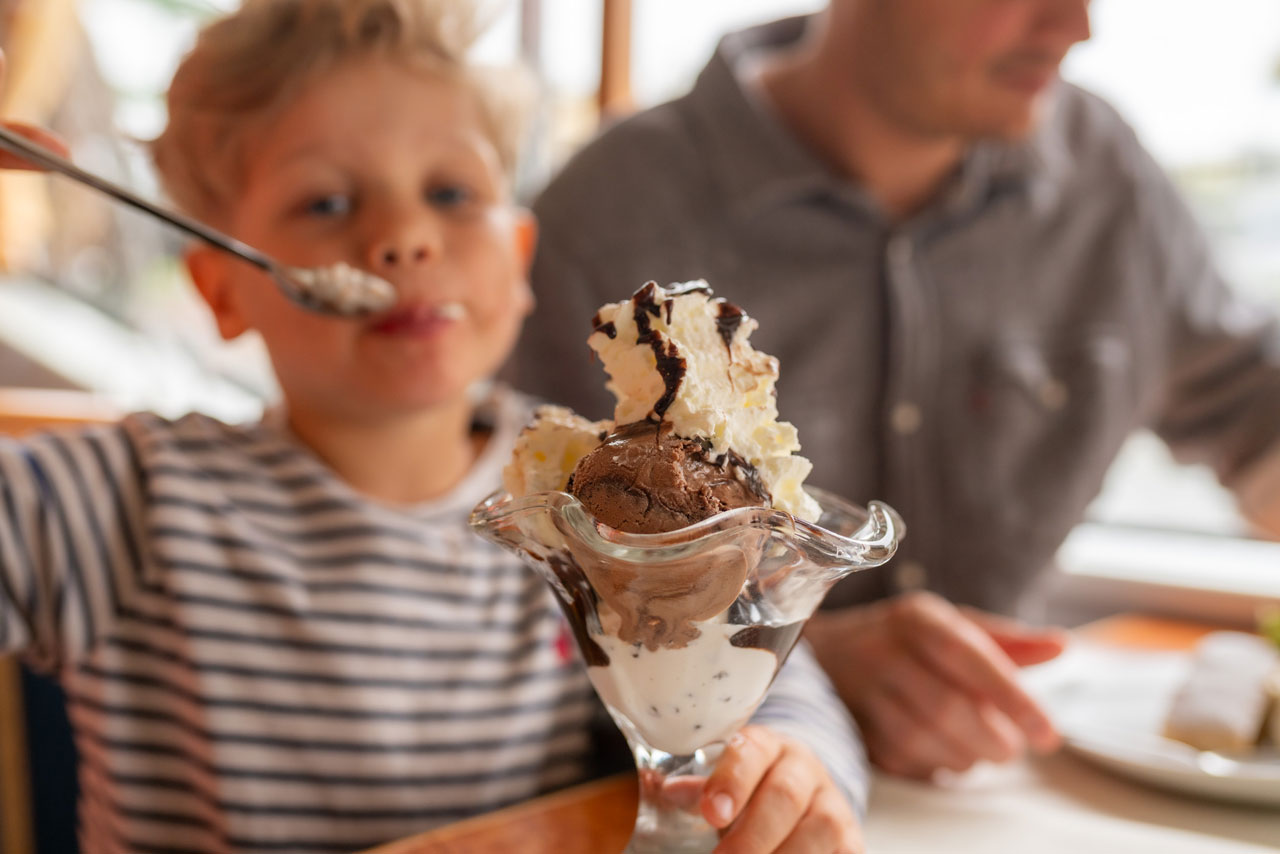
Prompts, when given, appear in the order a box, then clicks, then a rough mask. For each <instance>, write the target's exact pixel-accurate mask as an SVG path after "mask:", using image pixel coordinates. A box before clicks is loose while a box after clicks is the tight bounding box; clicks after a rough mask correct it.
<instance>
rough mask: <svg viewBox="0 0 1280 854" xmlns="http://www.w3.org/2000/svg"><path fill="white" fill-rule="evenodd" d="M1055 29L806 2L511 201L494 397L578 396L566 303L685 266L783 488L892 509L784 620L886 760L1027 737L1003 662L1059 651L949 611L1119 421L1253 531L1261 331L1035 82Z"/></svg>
mask: <svg viewBox="0 0 1280 854" xmlns="http://www.w3.org/2000/svg"><path fill="white" fill-rule="evenodd" d="M1087 12H1088V2H1087V0H1022V2H1017V3H1010V2H1006V0H832V2H831V3H830V4H829V8H828V9H827V10H826V11H825V12H824V13H823V14H822V15H820V16H818V17H815V18H811V19H793V20H788V21H781V22H778V23H776V24H773V25H770V26H768V27H763V28H759V29H755V30H750V31H747V32H745V33H739V34H736V35H733V36H730V37H728V38H726V39H725V40H724V41H723V42H722V43H721V45H720V47H719V48H718V50H717V52H716V55H715V57H714V58H713V59H712V61H711V62H710V64H709V65H708V66H707V68H706V69H705V70H704V71H703V73H702V75H701V76H700V77H699V79H698V82H697V84H696V85H695V87H694V89H693V91H692V92H691V93H690V94H689V95H688V96H686V97H684V98H681V99H680V100H678V101H675V102H672V103H670V104H666V105H663V106H661V107H658V108H656V109H654V110H651V111H649V112H647V113H643V114H641V115H639V116H636V117H634V118H633V119H631V120H629V121H627V122H624V123H622V124H621V125H619V126H617V127H614V128H613V129H611V130H610V131H608V132H607V133H605V134H604V135H603V136H602V138H600V139H599V140H597V141H596V142H595V143H593V144H592V145H590V146H588V147H587V148H586V149H585V150H584V151H583V152H581V153H580V154H579V155H578V156H577V157H576V158H575V159H574V160H573V161H572V162H571V163H570V165H569V166H568V167H567V168H566V169H565V171H564V172H563V173H562V174H561V176H560V177H559V178H558V179H557V180H556V181H554V182H553V183H552V185H551V186H550V187H549V188H548V189H547V190H546V192H545V193H544V195H543V197H542V198H541V199H540V201H539V202H538V204H537V205H536V209H537V213H538V216H539V218H540V220H541V223H542V232H543V238H542V247H541V249H540V251H539V256H538V261H537V264H536V266H535V270H534V280H535V288H536V291H537V295H538V299H539V301H540V309H539V312H538V314H537V315H536V316H535V317H534V319H533V320H532V322H531V323H530V324H529V325H528V326H527V327H526V329H527V330H528V332H527V333H526V334H527V335H528V337H527V339H526V341H525V343H524V347H523V353H522V358H520V359H519V360H518V363H517V364H518V372H519V377H518V379H519V381H521V382H522V384H523V385H524V386H525V387H526V388H528V389H529V390H531V391H534V392H539V393H543V394H546V395H548V396H550V397H552V398H553V399H556V400H563V401H565V402H567V403H570V404H572V405H575V406H577V407H579V408H580V409H583V410H584V411H585V412H586V413H587V414H592V413H597V412H601V411H604V410H605V408H606V407H607V403H606V402H605V401H603V400H601V399H599V398H594V397H592V395H593V393H594V390H595V389H596V388H598V385H599V380H598V378H597V377H596V376H595V373H596V372H597V371H598V369H597V368H595V367H594V366H592V365H590V364H588V363H587V360H586V359H585V358H583V357H582V356H581V355H580V353H581V340H582V330H583V327H584V325H585V322H586V319H587V318H589V317H590V316H591V313H592V311H593V310H594V308H595V306H597V305H598V304H599V303H601V302H604V301H606V300H612V299H617V298H619V297H620V295H622V294H625V293H627V292H628V291H629V290H630V289H632V288H634V287H635V286H637V285H638V284H639V283H641V282H643V281H644V280H646V279H650V278H652V279H658V280H660V281H666V280H683V279H690V278H697V277H705V278H707V279H708V280H709V281H710V282H711V284H712V285H713V286H714V287H716V288H717V289H718V290H719V292H720V294H721V295H723V296H726V297H729V298H730V299H732V300H733V301H734V302H736V303H739V304H740V305H743V306H744V307H745V308H746V309H747V310H748V311H749V312H751V313H752V314H754V315H756V316H757V317H760V318H762V320H763V322H762V325H761V328H760V330H759V332H758V333H757V334H756V339H757V342H758V346H759V347H760V348H761V349H763V350H765V351H767V352H771V353H774V354H776V355H778V356H779V357H780V359H781V362H782V371H783V374H782V382H781V384H780V389H781V392H780V398H781V400H780V408H781V410H782V413H783V414H784V416H785V417H787V418H788V419H789V420H791V421H793V422H795V424H796V425H797V427H798V428H799V431H800V437H801V441H802V442H803V443H804V453H805V454H806V455H807V456H809V457H810V458H812V459H813V460H814V462H815V464H816V468H815V471H814V474H813V475H812V477H811V482H813V483H816V484H817V485H820V486H825V487H829V488H831V489H833V490H835V491H838V492H841V493H844V494H846V495H849V496H851V497H852V498H855V499H857V500H866V499H869V498H873V497H879V498H884V499H886V500H887V501H889V502H890V503H892V504H893V505H894V506H895V507H897V508H898V509H899V510H900V511H901V512H902V514H903V516H904V517H905V518H906V519H907V522H908V525H909V527H910V533H909V536H908V537H907V539H906V541H905V542H904V544H903V548H902V552H901V556H900V558H899V559H898V560H897V561H896V562H895V563H896V567H895V568H890V569H889V570H888V571H886V572H883V573H879V574H870V573H868V574H867V575H866V576H865V577H859V576H855V577H853V578H851V579H850V580H849V582H848V583H846V584H845V585H843V586H842V587H841V588H838V589H837V590H836V591H834V592H833V595H832V597H831V600H830V601H829V604H834V605H837V606H847V607H842V608H840V609H839V610H832V611H828V612H826V613H825V614H824V615H823V616H822V617H821V618H819V619H815V620H814V621H813V623H812V624H811V627H810V632H809V637H810V639H811V640H812V641H813V643H814V644H815V647H816V648H817V650H818V652H819V657H820V658H821V659H822V661H823V663H824V665H825V666H826V667H827V668H828V670H829V672H830V673H831V674H832V676H833V678H834V680H835V681H836V683H837V686H838V687H839V688H840V690H841V693H842V695H843V696H844V698H845V700H846V701H847V702H848V703H849V706H850V708H851V709H852V711H853V712H854V715H855V716H856V717H857V719H858V721H859V723H860V724H861V726H862V728H863V731H864V734H865V736H866V739H867V744H868V750H869V753H870V755H871V757H872V759H873V760H874V761H875V762H876V763H877V764H879V765H880V766H881V767H882V768H885V769H887V770H889V771H891V772H896V773H900V774H906V775H912V776H928V775H931V774H932V773H933V772H934V771H935V770H937V769H939V768H951V769H956V770H961V769H964V768H967V767H969V765H971V764H972V763H973V762H974V761H976V760H979V759H989V760H1007V759H1010V758H1013V757H1014V756H1017V755H1019V754H1021V753H1022V751H1023V750H1024V749H1026V748H1027V747H1031V748H1035V749H1042V750H1043V749H1051V748H1052V747H1053V746H1054V745H1055V743H1056V740H1057V736H1056V733H1055V732H1054V731H1053V728H1052V726H1051V724H1050V723H1049V721H1048V720H1047V718H1046V717H1045V715H1044V713H1043V712H1042V711H1041V710H1040V709H1039V708H1037V706H1036V705H1035V703H1034V702H1033V701H1032V700H1031V699H1030V698H1029V697H1027V696H1026V695H1025V694H1024V693H1023V692H1022V691H1021V690H1020V689H1019V688H1018V687H1017V685H1016V683H1015V678H1014V677H1015V671H1016V666H1017V665H1020V664H1027V663H1033V662H1036V661H1041V660H1044V659H1047V658H1051V657H1053V656H1054V655H1056V654H1057V652H1058V651H1059V650H1060V649H1061V644H1062V639H1061V635H1060V634H1059V633H1056V632H1043V631H1034V630H1031V629H1028V628H1026V627H1022V626H1019V625H1016V624H1013V623H1011V622H1009V621H1002V620H999V619H997V618H995V617H993V616H991V615H989V614H984V613H982V612H980V611H977V610H972V609H970V608H959V607H956V606H954V605H952V604H950V603H951V602H955V603H964V605H966V606H974V607H976V608H982V609H985V610H986V611H989V612H990V611H994V612H1006V613H1008V612H1011V611H1012V610H1013V609H1014V608H1015V606H1016V604H1017V600H1018V598H1019V596H1020V595H1021V594H1022V593H1023V592H1024V591H1025V590H1026V588H1027V587H1028V586H1029V584H1030V583H1031V581H1032V579H1033V578H1034V577H1035V576H1036V574H1037V573H1038V572H1039V570H1041V569H1042V568H1043V567H1045V566H1046V565H1047V564H1049V562H1050V561H1051V559H1052V556H1053V553H1054V552H1055V550H1056V549H1057V547H1058V545H1059V544H1060V543H1061V541H1062V539H1063V537H1064V536H1065V535H1066V533H1067V531H1068V530H1069V529H1070V528H1071V526H1072V525H1073V524H1075V523H1076V522H1077V521H1078V520H1079V518H1080V517H1081V515H1082V513H1083V510H1084V508H1085V506H1086V504H1087V503H1088V502H1089V500H1090V499H1091V498H1092V497H1093V496H1094V495H1095V494H1096V493H1097V491H1098V489H1099V486H1100V484H1101V481H1102V477H1103V473H1104V471H1105V470H1106V468H1107V466H1108V464H1109V463H1110V462H1111V460H1112V458H1113V457H1114V455H1115V454H1116V452H1117V450H1118V449H1119V447H1120V446H1121V444H1122V442H1123V441H1124V439H1125V437H1126V436H1127V435H1128V434H1129V433H1130V432H1131V431H1132V430H1133V429H1135V428H1138V427H1141V426H1149V427H1152V428H1154V429H1155V430H1156V431H1157V432H1158V433H1159V434H1160V435H1161V436H1162V437H1164V438H1165V439H1166V440H1167V441H1168V442H1169V443H1170V444H1171V446H1172V447H1173V448H1174V449H1175V450H1176V451H1177V452H1178V453H1179V454H1180V455H1182V456H1183V457H1185V458H1188V459H1198V460H1202V461H1205V462H1208V463H1210V464H1211V465H1213V466H1214V468H1215V469H1216V471H1217V472H1218V474H1219V476H1220V477H1221V478H1222V479H1223V481H1224V482H1225V483H1227V484H1228V485H1230V486H1232V487H1233V488H1234V489H1236V490H1237V493H1238V494H1239V495H1240V496H1241V498H1242V501H1243V503H1244V505H1245V508H1246V509H1247V510H1251V511H1253V512H1254V513H1255V514H1264V515H1265V514H1269V517H1270V518H1271V519H1273V520H1274V519H1280V452H1276V451H1273V450H1272V448H1273V443H1274V442H1275V440H1276V439H1277V432H1278V430H1277V425H1280V355H1278V353H1280V338H1277V335H1276V332H1275V329H1274V328H1273V327H1272V326H1271V325H1269V323H1268V322H1267V320H1266V319H1265V318H1262V317H1260V316H1259V315H1257V314H1256V313H1251V312H1250V311H1248V310H1246V309H1244V308H1243V307H1242V306H1241V305H1240V304H1239V303H1238V302H1237V301H1236V300H1235V299H1234V298H1233V297H1232V296H1231V295H1230V294H1229V293H1228V291H1227V290H1226V289H1225V287H1224V286H1223V285H1222V283H1221V282H1220V280H1219V279H1218V278H1217V276H1216V275H1215V273H1214V272H1213V270H1212V265H1211V263H1210V259H1209V253H1208V250H1207V247H1206V246H1205V241H1204V239H1203V237H1202V235H1201V233H1200V231H1199V230H1198V228H1197V227H1196V225H1195V223H1194V221H1193V219H1192V217H1191V216H1190V214H1189V213H1188V211H1187V210H1186V209H1185V207H1184V205H1183V204H1182V203H1181V201H1180V200H1179V199H1178V197H1177V195H1176V193H1175V192H1174V190H1173V189H1172V187H1171V186H1170V184H1169V182H1168V181H1167V179H1166V178H1165V177H1164V176H1163V175H1162V174H1161V172H1160V170H1159V169H1158V168H1157V167H1156V165H1155V164H1154V163H1153V162H1152V161H1151V159H1150V158H1149V157H1148V156H1147V155H1146V154H1145V152H1143V150H1142V149H1141V147H1140V146H1139V145H1138V143H1137V142H1136V140H1135V139H1134V136H1133V134H1132V132H1131V131H1130V130H1129V129H1128V128H1127V127H1126V126H1125V125H1124V123H1123V122H1122V121H1121V120H1120V119H1119V117H1118V116H1116V115H1115V113H1114V112H1113V111H1112V110H1111V109H1110V108H1109V107H1107V106H1106V105H1105V104H1103V103H1101V102H1100V101H1099V100H1097V99H1096V98H1094V97H1092V96H1090V95H1088V94H1086V93H1084V92H1081V91H1079V90H1077V89H1074V88H1072V87H1069V86H1066V85H1065V84H1061V83H1059V82H1058V81H1057V68H1058V65H1059V62H1060V61H1061V60H1062V58H1063V56H1064V55H1065V54H1066V52H1067V50H1068V48H1069V47H1070V46H1071V45H1072V44H1074V43H1076V42H1078V41H1081V40H1083V39H1085V38H1087V37H1088V35H1089V29H1088V15H1087ZM1268 499H1269V500H1268ZM922 587H927V588H928V589H930V590H932V591H936V594H940V595H934V594H930V593H920V592H914V593H912V592H909V591H912V590H915V589H916V588H922ZM943 597H945V598H943ZM871 600H878V601H876V602H875V603H874V604H870V605H868V604H861V603H865V602H868V601H871ZM948 600H949V601H948Z"/></svg>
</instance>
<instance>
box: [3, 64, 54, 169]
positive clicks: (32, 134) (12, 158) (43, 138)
mask: <svg viewBox="0 0 1280 854" xmlns="http://www.w3.org/2000/svg"><path fill="white" fill-rule="evenodd" d="M4 70H5V58H4V52H3V51H0V84H3V83H4ZM0 125H3V126H4V128H5V129H6V130H10V131H13V132H14V133H16V134H18V135H19V136H23V137H26V138H27V139H29V140H31V141H32V142H34V143H35V144H36V145H42V146H44V147H45V148H47V149H49V150H50V151H52V152H53V153H54V154H57V155H59V156H61V157H67V156H68V155H69V154H70V152H68V150H67V146H66V143H64V142H63V141H62V140H60V139H58V138H57V137H56V136H54V135H53V134H51V133H49V131H47V130H44V129H43V128H38V127H33V126H31V125H28V124H23V123H21V122H0ZM0 169H29V170H33V171H37V172H38V171H40V167H38V166H34V165H32V164H30V163H28V162H27V161H25V160H23V159H22V158H21V157H19V156H17V155H16V154H10V153H9V152H7V151H0Z"/></svg>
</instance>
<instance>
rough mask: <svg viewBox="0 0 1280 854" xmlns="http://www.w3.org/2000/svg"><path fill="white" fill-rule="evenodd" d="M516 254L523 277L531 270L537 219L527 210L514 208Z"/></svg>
mask: <svg viewBox="0 0 1280 854" xmlns="http://www.w3.org/2000/svg"><path fill="white" fill-rule="evenodd" d="M515 238H516V252H517V253H519V256H520V264H521V266H522V268H523V269H524V272H525V275H528V273H529V270H531V269H532V268H533V253H534V252H536V251H537V249H538V218H537V217H535V216H534V215H533V211H531V210H529V209H528V208H516V226H515Z"/></svg>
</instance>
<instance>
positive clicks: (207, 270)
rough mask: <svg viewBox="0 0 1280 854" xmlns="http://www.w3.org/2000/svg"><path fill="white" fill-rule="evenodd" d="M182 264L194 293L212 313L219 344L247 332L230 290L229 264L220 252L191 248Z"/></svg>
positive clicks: (233, 294)
mask: <svg viewBox="0 0 1280 854" xmlns="http://www.w3.org/2000/svg"><path fill="white" fill-rule="evenodd" d="M183 260H184V261H185V262H186V265H187V273H188V274H189V275H190V276H191V281H192V282H193V283H194V284H195V286H196V290H197V291H199V292H200V296H201V297H203V298H204V301H205V304H206V305H207V306H209V311H210V312H212V313H213V319H214V321H215V322H216V323H217V324H218V333H219V334H220V335H221V336H222V338H223V340H225V341H230V340H231V339H233V338H238V337H239V336H240V335H243V334H244V333H245V332H248V331H249V328H250V327H249V323H248V322H247V321H246V320H245V319H244V315H243V313H242V312H241V311H240V307H239V304H238V303H237V301H236V298H235V292H234V289H233V288H232V278H233V274H234V270H233V268H232V264H233V262H232V260H231V259H230V258H228V257H227V256H226V255H225V254H224V253H222V252H221V251H219V250H217V249H214V248H213V247H211V246H203V245H199V246H192V247H191V248H190V249H188V250H187V251H186V253H185V254H184V255H183Z"/></svg>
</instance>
